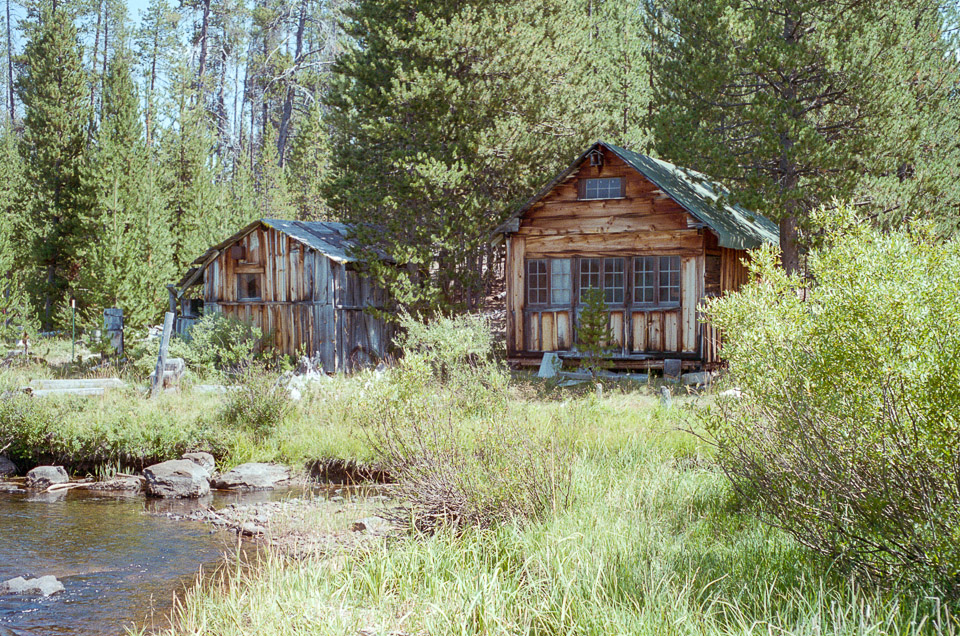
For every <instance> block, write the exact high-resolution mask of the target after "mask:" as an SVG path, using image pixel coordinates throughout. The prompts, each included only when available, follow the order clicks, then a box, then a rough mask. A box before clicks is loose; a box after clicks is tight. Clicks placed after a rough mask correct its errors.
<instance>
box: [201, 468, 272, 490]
mask: <svg viewBox="0 0 960 636" xmlns="http://www.w3.org/2000/svg"><path fill="white" fill-rule="evenodd" d="M288 481H290V469H289V468H287V467H286V466H278V465H276V464H257V463H252V464H241V465H239V466H237V467H236V468H233V469H231V470H228V471H227V472H225V473H223V474H222V475H220V477H218V478H217V479H214V480H213V487H214V488H216V489H218V490H273V489H274V488H276V487H277V486H280V485H282V484H284V483H286V482H288Z"/></svg>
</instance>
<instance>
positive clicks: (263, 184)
mask: <svg viewBox="0 0 960 636" xmlns="http://www.w3.org/2000/svg"><path fill="white" fill-rule="evenodd" d="M255 174H256V193H257V203H258V206H257V207H258V209H259V216H260V217H261V218H281V219H287V218H293V217H294V216H295V215H296V212H295V211H294V208H293V204H292V203H291V197H290V193H289V191H288V188H287V175H286V170H285V169H284V168H283V166H281V165H280V155H279V151H278V149H277V131H276V129H275V128H274V127H273V125H270V124H268V125H267V129H266V130H265V131H264V135H263V138H262V139H261V140H260V152H259V155H258V157H257V163H256V166H255Z"/></svg>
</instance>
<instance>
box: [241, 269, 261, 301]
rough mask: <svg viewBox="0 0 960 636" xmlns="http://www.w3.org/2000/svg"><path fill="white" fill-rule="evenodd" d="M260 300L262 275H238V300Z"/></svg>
mask: <svg viewBox="0 0 960 636" xmlns="http://www.w3.org/2000/svg"><path fill="white" fill-rule="evenodd" d="M260 298H261V296H260V274H237V300H260Z"/></svg>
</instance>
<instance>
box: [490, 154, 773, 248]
mask: <svg viewBox="0 0 960 636" xmlns="http://www.w3.org/2000/svg"><path fill="white" fill-rule="evenodd" d="M598 147H604V148H607V149H608V150H610V151H611V152H613V153H614V154H616V155H617V156H618V157H620V158H621V159H623V161H624V162H626V163H627V164H628V165H630V166H631V167H633V168H634V169H635V170H636V171H637V172H639V173H640V174H642V175H643V176H644V177H646V178H647V179H649V180H650V181H651V182H653V184H654V185H656V186H657V187H658V188H660V190H662V191H663V193H664V194H666V195H667V196H668V197H670V198H671V199H673V200H674V201H676V202H677V203H678V204H679V205H680V206H681V207H683V209H685V210H686V211H687V212H689V213H690V214H691V215H693V216H694V218H696V219H697V220H698V221H700V222H701V223H703V224H704V225H706V226H707V227H709V228H710V229H711V230H713V232H714V233H715V234H716V235H717V238H718V242H719V244H720V247H728V248H732V249H738V250H744V249H753V248H756V247H760V245H762V244H763V243H773V244H777V243H779V241H780V229H779V228H778V227H777V225H776V223H774V222H773V221H771V220H770V219H768V218H766V217H765V216H763V215H762V214H758V213H757V212H753V211H751V210H748V209H746V208H744V207H742V206H740V205H736V204H732V203H730V192H729V191H728V190H726V189H725V188H724V187H723V186H722V185H720V184H718V183H716V182H714V181H712V180H711V179H710V178H709V177H707V176H706V175H703V174H701V173H699V172H696V171H693V170H687V169H685V168H680V167H678V166H675V165H673V164H672V163H668V162H666V161H663V160H661V159H654V158H653V157H649V156H647V155H642V154H640V153H638V152H634V151H632V150H627V149H626V148H621V147H619V146H615V145H613V144H608V143H606V142H603V141H598V142H597V143H595V144H593V145H592V146H590V147H589V148H587V149H586V150H585V151H584V152H583V153H582V154H581V155H580V156H579V157H577V159H576V160H575V161H574V162H573V163H572V164H571V165H570V167H569V168H567V169H566V170H564V171H563V172H561V173H560V174H559V175H557V177H556V178H555V179H553V180H552V181H551V182H550V183H549V184H547V186H546V187H544V188H543V189H542V190H540V192H538V193H537V194H536V195H535V196H534V197H533V198H532V199H530V200H529V201H527V203H525V204H524V205H523V206H522V207H521V208H520V209H519V210H517V212H515V213H514V214H513V215H511V217H510V218H511V219H515V218H519V217H521V216H523V214H524V213H525V212H526V211H527V210H529V209H530V208H531V207H532V206H533V205H534V204H535V203H536V202H537V201H539V200H540V199H542V198H543V197H545V196H546V195H547V194H549V193H550V191H551V190H553V188H554V187H555V186H556V185H557V184H559V183H560V182H561V181H563V180H564V179H566V178H567V177H569V176H570V175H571V174H573V172H574V171H575V170H576V169H577V168H578V167H579V166H580V164H581V163H582V162H583V161H584V160H585V159H586V157H587V155H589V154H590V152H591V151H592V150H594V149H595V148H598ZM508 227H509V221H508V222H506V223H504V224H503V225H501V226H500V228H499V230H500V231H507V228H508Z"/></svg>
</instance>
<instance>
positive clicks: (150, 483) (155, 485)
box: [143, 459, 210, 499]
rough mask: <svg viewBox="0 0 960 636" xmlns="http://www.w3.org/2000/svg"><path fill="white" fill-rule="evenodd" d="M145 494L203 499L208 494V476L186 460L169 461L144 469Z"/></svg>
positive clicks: (204, 471) (201, 469)
mask: <svg viewBox="0 0 960 636" xmlns="http://www.w3.org/2000/svg"><path fill="white" fill-rule="evenodd" d="M143 476H144V477H146V479H147V494H148V495H150V496H152V497H166V498H174V499H184V498H196V497H203V496H204V495H206V494H208V493H209V492H210V481H209V479H210V475H209V474H208V473H207V471H206V470H204V469H203V468H201V467H200V466H198V465H197V464H195V463H193V462H192V461H190V460H188V459H171V460H170V461H166V462H162V463H159V464H154V465H153V466H149V467H148V468H146V469H144V471H143Z"/></svg>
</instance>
